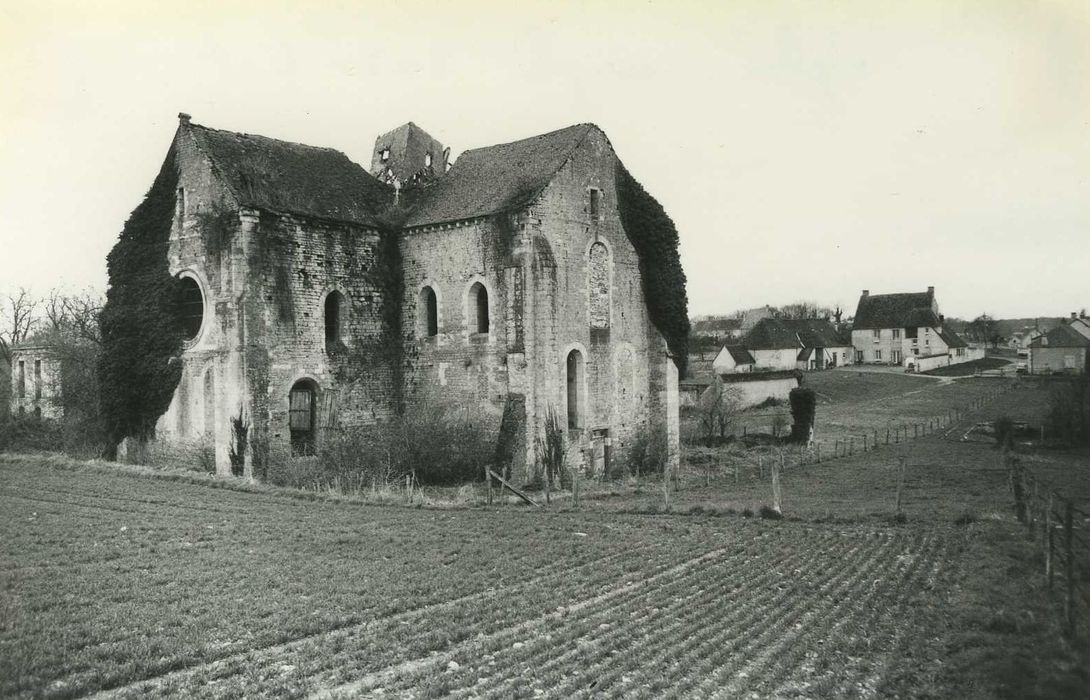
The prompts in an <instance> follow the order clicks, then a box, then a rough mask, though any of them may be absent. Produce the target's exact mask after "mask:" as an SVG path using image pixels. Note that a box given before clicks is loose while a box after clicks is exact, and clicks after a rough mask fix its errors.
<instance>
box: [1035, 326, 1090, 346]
mask: <svg viewBox="0 0 1090 700" xmlns="http://www.w3.org/2000/svg"><path fill="white" fill-rule="evenodd" d="M1045 341H1047V342H1045ZM1029 346H1030V347H1031V348H1090V338H1087V337H1086V336H1084V335H1083V334H1082V333H1079V332H1078V331H1077V330H1075V329H1074V328H1072V327H1071V326H1056V327H1055V328H1053V329H1052V330H1050V331H1049V332H1048V333H1045V334H1044V335H1043V336H1041V337H1039V338H1037V339H1036V340H1034V341H1033V342H1032V343H1030V344H1029Z"/></svg>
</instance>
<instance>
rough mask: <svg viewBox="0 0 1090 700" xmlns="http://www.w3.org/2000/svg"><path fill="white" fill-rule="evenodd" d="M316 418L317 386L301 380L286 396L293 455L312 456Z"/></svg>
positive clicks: (309, 381)
mask: <svg viewBox="0 0 1090 700" xmlns="http://www.w3.org/2000/svg"><path fill="white" fill-rule="evenodd" d="M317 418H318V385H316V384H315V383H314V382H313V381H311V380H309V379H301V380H299V381H298V382H296V383H295V385H294V386H292V388H291V392H290V393H289V395H288V428H289V430H290V431H291V453H292V454H293V455H312V454H314V448H315V445H316V434H317V427H318V426H317V422H318V421H317Z"/></svg>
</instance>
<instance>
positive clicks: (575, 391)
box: [567, 350, 583, 430]
mask: <svg viewBox="0 0 1090 700" xmlns="http://www.w3.org/2000/svg"><path fill="white" fill-rule="evenodd" d="M567 379H568V429H569V430H578V429H579V428H582V427H583V353H581V352H579V351H578V350H572V351H571V352H569V353H568V359H567Z"/></svg>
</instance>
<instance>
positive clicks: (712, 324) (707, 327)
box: [692, 318, 742, 334]
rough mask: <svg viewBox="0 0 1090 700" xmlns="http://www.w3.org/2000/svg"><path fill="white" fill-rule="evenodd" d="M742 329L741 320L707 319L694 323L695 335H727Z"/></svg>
mask: <svg viewBox="0 0 1090 700" xmlns="http://www.w3.org/2000/svg"><path fill="white" fill-rule="evenodd" d="M741 327H742V319H740V318H705V319H701V320H700V321H695V322H694V323H693V330H692V332H693V333H698V334H699V333H725V332H729V331H736V330H739V329H740V328H741Z"/></svg>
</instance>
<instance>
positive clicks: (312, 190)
mask: <svg viewBox="0 0 1090 700" xmlns="http://www.w3.org/2000/svg"><path fill="white" fill-rule="evenodd" d="M187 128H188V131H189V133H190V134H192V135H193V138H194V139H195V140H196V142H197V146H198V148H200V150H201V151H202V152H203V153H204V154H205V155H206V156H207V157H208V158H209V159H210V160H211V161H212V165H213V167H214V168H215V170H216V172H218V173H219V174H220V176H221V177H222V179H223V181H224V184H225V185H226V186H227V187H228V188H229V189H230V190H231V192H232V194H234V196H235V198H236V199H237V200H238V202H239V205H240V206H244V207H254V208H257V209H265V210H268V211H274V212H281V213H292V214H303V215H307V216H314V217H318V218H323V219H331V220H334V221H344V222H349V223H355V224H362V225H365V226H375V225H377V224H378V216H379V214H380V213H381V212H382V211H383V210H384V209H385V208H386V207H387V206H388V205H389V204H392V203H393V190H392V189H391V188H389V187H388V186H387V185H384V184H383V183H381V182H379V181H378V180H377V179H375V178H374V177H372V176H371V175H370V174H369V173H368V172H367V171H366V170H364V169H363V168H362V167H360V166H359V165H357V164H356V163H353V162H352V161H351V160H349V159H348V156H346V155H345V154H343V153H341V152H340V151H337V150H334V149H332V148H317V147H314V146H305V145H303V144H299V143H291V142H289V141H279V140H277V139H270V138H267V137H265V136H255V135H253V134H239V133H235V132H233V131H220V130H219V129H210V128H208V127H206V126H201V125H199V124H188V127H187Z"/></svg>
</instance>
